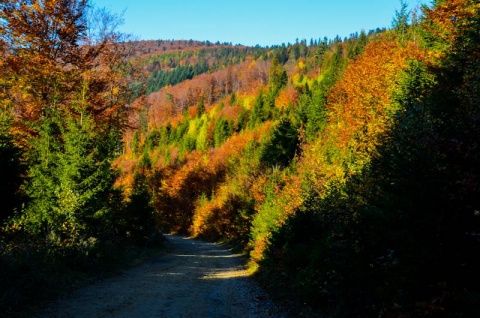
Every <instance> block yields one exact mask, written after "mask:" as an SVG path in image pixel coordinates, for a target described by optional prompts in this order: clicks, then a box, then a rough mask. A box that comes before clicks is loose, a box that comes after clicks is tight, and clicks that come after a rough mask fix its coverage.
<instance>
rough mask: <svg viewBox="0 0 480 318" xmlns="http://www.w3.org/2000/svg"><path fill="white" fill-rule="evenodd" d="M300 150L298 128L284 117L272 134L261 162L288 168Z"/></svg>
mask: <svg viewBox="0 0 480 318" xmlns="http://www.w3.org/2000/svg"><path fill="white" fill-rule="evenodd" d="M298 150H299V133H298V127H295V126H294V125H293V124H292V122H291V121H290V120H289V119H288V118H286V117H283V118H282V119H280V122H279V123H278V124H277V126H276V127H275V128H274V130H273V132H272V133H271V136H270V139H269V140H268V141H267V142H266V144H265V146H264V149H263V151H262V156H261V160H262V161H263V162H264V163H266V164H267V165H270V166H276V165H279V166H281V167H286V166H288V165H289V164H290V162H291V161H292V160H293V158H294V157H295V154H296V153H297V151H298Z"/></svg>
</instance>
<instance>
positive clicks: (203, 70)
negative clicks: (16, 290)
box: [0, 0, 480, 317]
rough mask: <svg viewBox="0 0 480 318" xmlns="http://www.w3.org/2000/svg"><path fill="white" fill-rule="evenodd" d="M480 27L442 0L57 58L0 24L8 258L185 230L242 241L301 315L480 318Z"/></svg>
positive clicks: (470, 11)
mask: <svg viewBox="0 0 480 318" xmlns="http://www.w3.org/2000/svg"><path fill="white" fill-rule="evenodd" d="M2 6H4V7H6V5H2ZM7 7H8V6H7ZM14 9H15V8H13V9H12V8H10V9H9V10H14ZM17 9H18V8H17ZM2 12H3V13H2V14H3V15H2V16H0V19H2V18H3V19H7V20H6V21H11V20H8V19H10V18H11V19H20V18H18V16H14V17H10V16H9V15H8V12H9V11H8V10H7V11H5V9H4V10H3V11H2ZM5 12H7V13H5ZM79 23H80V22H79ZM11 25H12V26H14V25H17V24H13V23H12V24H11ZM6 26H7V27H8V26H9V24H6ZM2 27H3V28H5V26H2ZM479 29H480V5H479V4H478V3H477V1H470V0H444V1H434V4H432V5H430V6H425V7H423V8H422V10H421V11H409V9H408V8H407V6H406V5H405V4H404V3H403V2H402V7H401V9H400V10H399V11H398V12H396V15H395V16H394V17H393V23H392V28H391V29H388V30H385V29H381V30H380V29H377V30H372V31H367V32H365V31H359V32H358V33H354V34H352V35H351V36H349V37H347V38H344V39H341V38H339V37H337V38H335V39H327V38H320V39H311V40H310V39H309V40H299V41H296V43H293V44H290V43H289V44H282V45H278V46H272V47H253V48H252V47H245V46H241V45H232V44H230V43H209V42H196V41H140V42H131V43H128V44H125V43H123V44H121V45H120V44H118V43H110V42H108V39H105V43H104V44H103V47H105V48H110V50H98V51H96V50H95V46H92V47H91V48H90V50H89V52H93V53H95V54H97V55H91V54H93V53H89V54H90V55H89V54H87V53H88V52H87V53H85V49H86V48H85V47H84V50H76V49H75V48H72V47H69V46H68V45H67V44H65V45H66V47H67V48H69V49H68V50H63V52H65V54H64V55H59V56H54V58H51V56H52V55H51V54H43V55H42V51H41V50H29V47H28V46H25V45H17V46H13V47H9V45H11V43H17V42H13V41H11V38H8V37H15V36H17V37H20V38H22V36H23V33H22V32H25V30H23V29H21V30H20V31H21V32H20V31H19V32H17V33H15V32H7V33H0V39H2V41H3V42H0V44H1V45H0V48H2V50H3V51H2V54H3V55H4V56H5V57H6V59H5V61H2V63H3V64H2V65H3V66H4V67H3V69H2V72H3V73H2V74H1V77H0V78H1V80H2V85H4V87H5V89H2V90H0V97H1V98H2V103H3V104H2V107H4V110H3V112H2V116H4V118H5V119H4V121H3V124H2V130H1V131H0V132H1V137H2V139H1V140H2V148H0V149H1V151H2V157H1V158H2V160H4V159H3V158H9V159H8V160H6V161H2V167H8V169H4V168H2V169H4V170H2V173H4V174H5V173H8V174H9V175H8V180H11V181H9V182H7V183H5V182H4V181H3V182H4V184H2V187H4V189H5V190H4V191H2V192H3V193H6V194H7V193H8V200H6V202H8V205H5V206H4V207H2V208H3V209H4V210H2V217H3V218H4V219H5V220H7V221H6V222H5V223H4V227H3V231H2V247H3V246H5V247H6V248H5V251H4V252H2V260H5V261H4V263H5V264H7V265H5V268H6V270H5V272H7V270H10V271H11V270H12V269H11V267H8V266H9V265H8V264H10V263H9V262H13V261H12V260H15V261H18V259H20V260H22V261H24V260H25V259H27V258H28V257H27V258H23V259H22V256H21V255H30V254H28V253H29V251H31V250H36V251H44V252H41V253H40V255H43V256H44V257H45V258H46V259H47V260H49V259H50V258H49V257H53V258H54V259H57V260H58V259H60V260H63V261H64V262H65V259H66V256H67V255H75V256H76V257H77V258H78V259H79V260H81V261H82V262H83V263H82V264H84V266H85V267H86V268H89V266H91V263H90V262H91V258H89V257H87V256H86V255H92V253H93V255H98V258H94V259H95V262H100V260H99V259H100V258H101V255H104V254H103V253H106V250H108V246H118V245H117V244H120V245H122V244H128V246H135V245H137V246H145V245H151V244H153V242H155V236H154V235H153V234H154V233H158V231H161V232H164V233H166V232H178V233H183V234H187V235H191V236H197V237H203V238H207V239H211V240H225V241H228V242H230V243H232V244H234V245H235V246H236V248H238V249H239V250H242V251H244V252H245V253H246V254H247V255H248V258H249V268H250V270H251V272H252V273H253V274H254V275H256V277H258V278H259V280H260V281H261V282H263V284H264V286H265V287H266V288H267V289H269V290H270V291H271V293H272V295H274V296H275V297H277V299H280V300H282V302H283V303H285V304H286V305H287V306H288V307H290V308H292V312H295V313H296V314H299V315H300V314H303V315H306V316H308V315H311V316H332V317H378V316H380V317H418V316H425V317H431V316H433V317H450V316H451V317H475V316H478V315H480V305H479V304H480V289H479V286H480V281H479V280H480V275H478V273H477V271H478V268H480V267H479V266H480V261H479V258H478V257H477V255H479V253H480V240H479V233H480V212H479V211H480V193H479V192H480V187H479V182H480V181H479V170H478V169H479V168H478V167H480V163H479V162H478V161H479V153H478V152H479V148H478V145H477V144H478V140H480V130H479V127H480V125H479V124H480V123H479V120H480V108H479V101H480V94H479V89H478V82H479V76H478V74H480V62H479V52H480V42H479V39H478V36H477V33H478V30H479ZM3 34H5V35H3ZM29 39H30V37H26V38H24V39H23V40H24V41H27V42H28V40H29ZM53 40H55V38H53V39H52V41H53ZM117 42H118V41H117ZM22 43H23V42H22ZM92 43H95V42H92ZM32 45H33V44H32ZM32 47H33V46H32ZM46 47H48V46H46ZM6 48H8V50H7V49H6ZM42 48H44V46H42ZM119 48H121V49H122V51H123V52H124V53H125V54H124V55H123V56H124V58H125V59H124V60H121V61H117V62H118V63H114V64H108V63H109V62H111V61H114V60H113V59H111V58H109V54H113V53H116V50H118V49H119ZM54 52H57V53H58V51H54ZM91 56H92V58H91V59H89V58H90V57H91ZM22 59H25V60H22ZM29 60H35V61H41V62H42V63H43V64H42V65H47V66H48V68H41V69H39V68H37V67H36V66H35V65H38V64H33V65H31V63H30V64H29V63H26V61H29ZM59 60H64V61H65V63H66V64H63V65H61V66H59V64H58V63H59V62H58V61H59ZM19 61H23V62H25V63H24V64H22V65H30V67H28V68H24V69H19V68H17V67H15V65H17V64H16V63H18V62H19ZM78 61H82V63H80V62H78ZM99 61H100V62H99ZM68 63H70V64H68ZM95 63H99V64H98V65H96V64H95ZM67 64H68V65H75V67H70V68H68V67H67V68H66V69H65V66H64V65H67ZM92 65H96V67H92ZM26 83H29V84H28V85H30V86H28V85H27V84H26ZM45 83H48V84H49V85H45ZM47 105H48V107H47ZM52 105H54V107H53V106H52ZM23 118H29V119H30V121H31V122H32V124H31V125H25V124H24V121H22V120H21V119H23ZM120 139H121V140H122V142H121V143H120V142H119V140H120ZM4 154H6V155H4ZM3 162H5V163H3ZM112 168H113V169H112ZM4 171H5V172H4ZM1 180H6V179H4V178H1ZM12 198H13V199H12ZM26 242H28V244H27V243H26ZM109 244H112V245H109ZM19 251H20V252H19ZM95 253H97V254H95ZM18 255H20V256H18ZM43 256H42V257H43ZM46 263H47V264H49V263H48V261H46ZM67 263H68V262H67ZM0 264H2V263H0ZM68 266H71V264H70V265H68ZM12 267H13V266H12ZM7 283H8V284H14V283H13V282H12V281H11V280H7ZM9 297H11V296H9ZM0 299H1V298H0ZM4 299H11V298H8V297H7V298H4ZM14 299H15V298H14ZM12 301H13V300H12Z"/></svg>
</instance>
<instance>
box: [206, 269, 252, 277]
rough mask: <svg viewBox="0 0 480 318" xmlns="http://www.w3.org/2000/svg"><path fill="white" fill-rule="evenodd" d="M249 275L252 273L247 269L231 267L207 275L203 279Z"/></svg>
mask: <svg viewBox="0 0 480 318" xmlns="http://www.w3.org/2000/svg"><path fill="white" fill-rule="evenodd" d="M249 276H251V274H250V273H249V272H248V271H247V270H245V269H231V270H224V271H221V272H216V273H211V274H208V275H205V276H203V277H202V279H230V278H238V277H249Z"/></svg>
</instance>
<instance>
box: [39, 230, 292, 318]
mask: <svg viewBox="0 0 480 318" xmlns="http://www.w3.org/2000/svg"><path fill="white" fill-rule="evenodd" d="M165 236H166V238H167V240H168V241H169V243H168V244H169V245H170V246H171V248H170V249H169V250H170V251H169V252H168V253H167V254H166V255H161V256H158V257H155V258H152V259H150V260H148V261H146V262H144V263H143V264H142V265H139V266H138V267H135V268H133V269H131V270H128V271H126V272H124V273H123V274H122V275H120V276H118V277H114V278H110V279H106V280H103V281H100V282H97V283H94V284H92V285H89V286H86V287H83V288H80V289H78V290H76V291H74V292H72V294H71V295H69V296H68V297H67V298H65V299H62V300H59V301H57V302H55V303H53V304H52V305H51V306H49V307H48V308H46V309H45V310H44V311H43V312H42V313H40V315H39V316H38V317H42V318H43V317H49V318H50V317H62V318H64V317H65V318H69V317H89V318H92V317H129V318H135V317H142V318H144V317H162V318H164V317H165V318H168V317H172V318H173V317H174V318H182V317H195V318H201V317H206V318H215V317H218V318H220V317H222V318H223V317H225V318H231V317H239V318H240V317H286V315H285V314H283V313H282V312H281V311H280V310H278V308H276V307H275V305H274V304H273V303H272V302H271V301H270V300H269V298H268V296H267V295H266V294H265V292H263V291H262V290H261V289H260V287H259V286H257V285H256V283H255V282H254V281H253V279H252V278H251V277H249V276H248V274H247V272H246V270H245V268H244V266H243V263H242V259H241V258H240V256H239V255H235V254H233V253H232V252H230V251H229V250H228V248H226V247H223V246H220V245H218V244H215V243H207V242H203V241H200V240H196V239H189V238H186V237H181V236H176V235H165Z"/></svg>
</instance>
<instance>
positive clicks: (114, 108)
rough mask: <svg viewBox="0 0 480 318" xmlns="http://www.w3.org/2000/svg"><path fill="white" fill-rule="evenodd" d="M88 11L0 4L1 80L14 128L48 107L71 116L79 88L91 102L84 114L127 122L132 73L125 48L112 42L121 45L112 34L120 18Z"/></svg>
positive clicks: (72, 3)
mask: <svg viewBox="0 0 480 318" xmlns="http://www.w3.org/2000/svg"><path fill="white" fill-rule="evenodd" d="M89 8H90V6H89V2H88V0H51V1H40V0H32V1H23V0H5V1H2V2H1V3H0V21H1V24H0V43H1V45H0V46H1V47H2V53H3V54H2V55H3V61H2V63H3V67H2V68H1V69H0V78H1V79H2V81H4V83H3V84H4V88H3V90H4V92H5V93H6V95H7V96H8V100H9V102H10V103H11V104H12V105H15V115H16V118H15V124H16V125H21V126H22V128H23V129H24V130H25V128H27V127H25V126H26V125H25V123H26V122H34V121H38V120H40V118H41V117H42V115H45V114H46V112H45V109H47V108H59V109H67V110H68V111H69V112H71V113H75V111H76V110H75V108H74V107H72V102H73V101H74V100H75V99H76V98H77V96H76V94H77V93H78V92H79V91H80V90H79V87H82V86H86V88H87V89H86V90H85V91H88V93H89V94H88V96H84V98H86V99H88V100H89V101H90V103H88V108H87V111H88V112H89V113H91V114H92V115H93V116H94V118H95V120H96V121H103V122H106V123H114V124H120V122H122V121H123V120H124V119H125V117H124V116H123V115H124V113H125V112H126V111H127V110H128V108H129V107H128V105H129V100H130V97H129V96H128V94H129V93H130V91H129V87H128V85H126V84H127V82H128V81H129V77H128V76H125V77H124V75H127V74H129V73H130V72H131V71H132V70H131V67H130V66H129V64H128V63H127V62H126V59H125V57H126V46H124V45H119V44H117V43H116V42H118V41H119V40H122V36H121V34H120V33H117V32H116V31H115V30H114V28H115V27H116V26H117V25H118V23H119V21H118V20H119V18H118V17H116V16H112V15H110V14H109V13H108V12H106V11H104V10H103V11H91V10H90V9H89ZM89 10H90V11H89ZM90 14H91V15H92V16H93V17H94V20H93V19H92V20H91V21H90V20H89V15H90ZM47 113H48V112H47ZM77 115H79V114H77ZM29 128H30V127H29Z"/></svg>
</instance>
